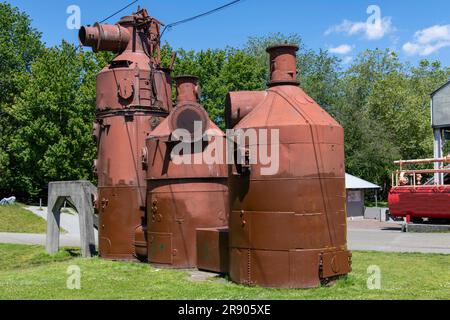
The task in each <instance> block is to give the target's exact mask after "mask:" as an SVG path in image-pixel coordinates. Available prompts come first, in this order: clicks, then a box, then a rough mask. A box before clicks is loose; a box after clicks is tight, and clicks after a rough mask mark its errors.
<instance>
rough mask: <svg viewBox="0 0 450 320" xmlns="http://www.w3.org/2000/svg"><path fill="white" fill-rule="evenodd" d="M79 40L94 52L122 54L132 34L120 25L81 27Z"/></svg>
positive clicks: (96, 24)
mask: <svg viewBox="0 0 450 320" xmlns="http://www.w3.org/2000/svg"><path fill="white" fill-rule="evenodd" d="M78 38H79V40H80V43H81V44H82V45H83V46H86V47H91V48H92V50H93V51H94V52H99V51H111V52H115V53H118V52H122V51H124V50H125V49H126V47H127V46H128V43H129V42H130V39H131V34H130V32H129V31H128V30H127V29H126V28H124V27H122V26H120V25H118V24H115V25H113V24H99V23H95V24H94V26H92V27H88V26H83V27H81V29H80V31H79V33H78Z"/></svg>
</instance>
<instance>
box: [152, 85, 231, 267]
mask: <svg viewBox="0 0 450 320" xmlns="http://www.w3.org/2000/svg"><path fill="white" fill-rule="evenodd" d="M175 80H176V87H177V105H176V107H175V108H174V110H173V111H172V112H171V113H170V115H169V116H168V117H167V119H165V120H164V121H163V122H162V123H161V124H160V125H159V126H158V127H157V128H156V129H155V130H154V131H153V132H152V133H151V135H150V136H149V138H148V139H147V150H148V151H147V154H148V156H147V160H146V164H147V167H148V170H147V185H148V194H147V225H148V261H149V262H150V263H153V264H156V265H163V266H167V267H174V268H190V267H196V266H197V246H196V236H197V235H196V229H197V228H215V227H223V226H226V225H227V223H228V211H229V206H228V185H227V179H228V172H227V165H226V164H225V163H224V162H221V161H217V162H216V163H212V162H211V163H209V162H208V161H207V159H206V157H207V156H208V155H209V154H211V152H213V150H216V151H219V150H222V152H219V153H222V154H224V148H225V135H224V133H223V132H222V131H221V130H220V129H219V128H218V127H217V126H216V125H215V124H214V123H213V122H212V121H211V120H210V119H209V117H208V114H207V113H206V111H205V110H204V109H203V107H202V106H201V105H200V104H198V102H197V99H198V97H197V92H198V86H197V78H196V77H193V76H180V77H177V78H176V79H175ZM177 150H178V151H177Z"/></svg>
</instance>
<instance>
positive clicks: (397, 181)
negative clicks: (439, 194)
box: [392, 156, 450, 188]
mask: <svg viewBox="0 0 450 320" xmlns="http://www.w3.org/2000/svg"><path fill="white" fill-rule="evenodd" d="M449 163H450V156H447V157H444V158H437V159H417V160H399V161H395V162H394V164H396V165H398V166H400V169H399V170H396V171H394V172H393V173H392V187H414V188H420V187H426V186H432V185H434V186H441V185H444V179H443V177H444V176H447V175H449V174H450V166H449V165H447V166H444V164H449ZM420 164H433V165H434V164H440V166H441V168H439V169H417V170H411V169H407V168H406V167H408V166H409V165H420ZM429 174H433V175H434V177H433V178H431V179H429V180H427V181H426V182H425V183H422V180H423V175H429ZM439 174H441V175H443V176H442V178H440V179H436V176H437V175H439Z"/></svg>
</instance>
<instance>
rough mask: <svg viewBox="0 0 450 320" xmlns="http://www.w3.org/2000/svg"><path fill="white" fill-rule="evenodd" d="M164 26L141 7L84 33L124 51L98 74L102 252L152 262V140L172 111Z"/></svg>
mask: <svg viewBox="0 0 450 320" xmlns="http://www.w3.org/2000/svg"><path fill="white" fill-rule="evenodd" d="M155 34H159V22H157V21H156V20H155V19H153V18H151V17H149V16H148V14H147V11H146V10H140V11H138V12H136V13H134V14H133V15H131V16H127V17H124V18H122V19H121V20H120V21H119V22H118V24H117V25H101V24H95V26H94V27H83V28H82V29H81V30H80V42H81V43H82V44H83V45H87V46H91V47H93V49H94V51H102V50H103V51H113V52H116V53H118V55H117V56H116V57H115V58H114V60H113V61H112V62H111V63H110V64H109V65H107V66H106V67H105V68H104V69H103V70H102V71H100V73H99V74H98V76H97V121H96V123H95V124H94V136H95V138H96V140H97V145H98V159H97V160H96V163H95V165H94V167H95V171H96V172H97V175H98V192H99V197H98V203H97V207H98V210H99V253H100V256H101V257H103V258H107V259H119V260H135V259H139V260H145V259H146V255H147V242H146V217H145V214H146V208H145V206H146V199H145V198H146V181H145V169H146V168H145V167H143V165H142V157H143V156H145V155H144V154H143V150H144V147H145V139H146V138H147V136H148V135H149V134H150V132H151V131H152V130H153V129H154V128H155V127H156V126H157V125H158V124H159V123H160V121H161V120H162V119H163V118H165V117H166V116H167V115H168V113H169V112H170V110H171V108H172V100H171V99H172V97H171V96H172V93H171V80H170V73H169V72H168V71H166V70H161V69H159V58H158V55H159V37H155V36H154V35H155Z"/></svg>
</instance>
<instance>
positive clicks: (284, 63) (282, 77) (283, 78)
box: [267, 44, 300, 87]
mask: <svg viewBox="0 0 450 320" xmlns="http://www.w3.org/2000/svg"><path fill="white" fill-rule="evenodd" d="M298 49H299V47H298V46H296V45H289V44H283V45H276V46H272V47H269V48H267V53H269V55H270V81H269V83H268V85H269V87H273V86H277V85H286V84H288V85H296V86H298V85H299V84H300V83H299V82H298V81H297V56H296V52H297V51H298Z"/></svg>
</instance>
